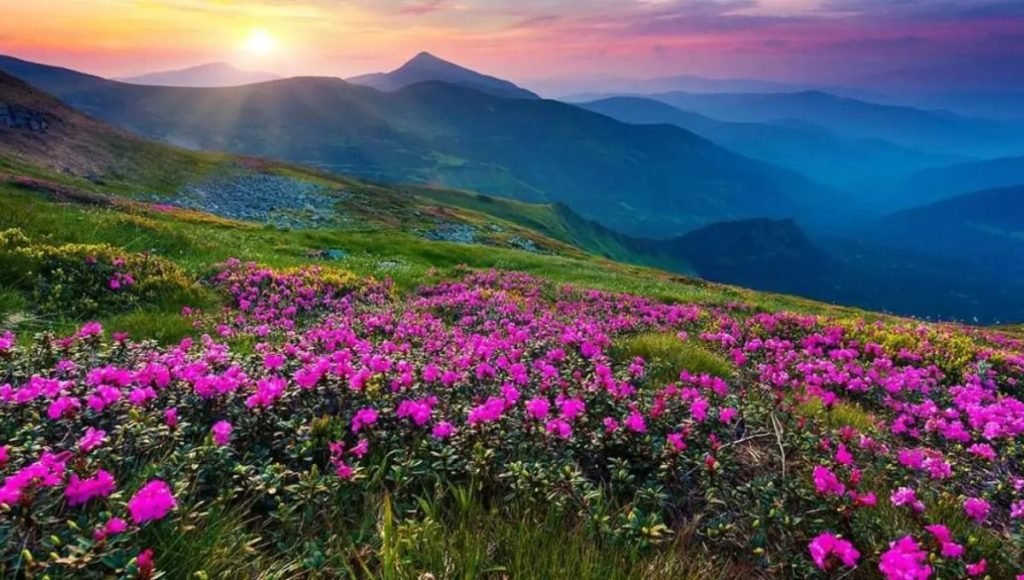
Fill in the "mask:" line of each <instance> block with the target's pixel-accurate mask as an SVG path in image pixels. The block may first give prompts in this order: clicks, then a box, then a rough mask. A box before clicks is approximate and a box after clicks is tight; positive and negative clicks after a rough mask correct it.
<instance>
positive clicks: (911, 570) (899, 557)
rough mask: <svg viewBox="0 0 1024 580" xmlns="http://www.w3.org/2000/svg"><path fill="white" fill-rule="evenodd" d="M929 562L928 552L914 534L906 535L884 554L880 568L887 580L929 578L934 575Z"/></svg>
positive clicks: (920, 579)
mask: <svg viewBox="0 0 1024 580" xmlns="http://www.w3.org/2000/svg"><path fill="white" fill-rule="evenodd" d="M927 562H928V552H925V551H924V550H922V549H921V546H920V545H918V543H917V542H916V541H914V538H913V537H912V536H904V537H902V538H900V539H899V540H897V541H895V542H893V543H892V544H890V546H889V549H888V550H887V551H886V552H884V553H883V554H882V558H881V560H880V561H879V563H878V570H879V571H880V572H881V573H882V575H883V576H885V578H886V580H927V579H928V578H931V575H932V568H931V566H929V565H928V564H927Z"/></svg>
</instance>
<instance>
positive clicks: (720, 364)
mask: <svg viewBox="0 0 1024 580" xmlns="http://www.w3.org/2000/svg"><path fill="white" fill-rule="evenodd" d="M615 357H616V359H618V360H619V361H622V362H627V363H628V362H629V361H630V360H632V359H633V358H635V357H641V358H643V359H644V361H645V362H646V370H645V377H646V378H647V379H648V380H649V381H652V384H653V385H654V386H656V387H660V386H663V385H665V384H667V383H671V382H675V381H676V380H678V379H679V373H680V372H682V371H688V372H689V373H690V374H697V375H699V374H709V375H711V376H715V377H721V378H729V377H731V376H732V375H733V374H734V373H735V368H734V367H733V365H732V363H730V362H729V361H728V360H726V359H725V358H723V357H722V356H720V355H718V354H715V353H713V352H711V351H710V350H708V349H706V348H704V347H703V346H701V345H699V344H696V343H693V342H690V341H688V340H682V339H681V338H679V337H678V336H676V335H675V334H674V333H670V332H669V333H646V334H640V335H637V336H632V337H629V338H627V339H625V340H623V341H622V342H621V343H619V344H617V345H616V349H615Z"/></svg>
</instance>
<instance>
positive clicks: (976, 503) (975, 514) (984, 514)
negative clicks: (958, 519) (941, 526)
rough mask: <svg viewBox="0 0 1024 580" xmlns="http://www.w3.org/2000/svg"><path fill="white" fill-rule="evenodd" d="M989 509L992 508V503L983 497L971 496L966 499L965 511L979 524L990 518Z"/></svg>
mask: <svg viewBox="0 0 1024 580" xmlns="http://www.w3.org/2000/svg"><path fill="white" fill-rule="evenodd" d="M989 510H991V505H989V503H988V502H987V501H985V500H983V499H981V498H978V497H970V498H967V500H966V501H964V513H966V514H967V517H969V518H971V519H972V520H974V521H975V522H977V523H979V524H980V523H982V522H984V521H985V520H986V519H988V513H989Z"/></svg>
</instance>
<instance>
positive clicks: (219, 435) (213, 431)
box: [210, 421, 234, 447]
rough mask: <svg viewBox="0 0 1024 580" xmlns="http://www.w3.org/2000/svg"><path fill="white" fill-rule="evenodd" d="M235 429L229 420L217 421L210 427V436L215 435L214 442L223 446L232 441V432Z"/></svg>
mask: <svg viewBox="0 0 1024 580" xmlns="http://www.w3.org/2000/svg"><path fill="white" fill-rule="evenodd" d="M233 430H234V427H232V425H231V423H229V422H227V421H217V422H216V423H214V424H213V427H211V428H210V436H211V437H213V442H214V443H216V444H217V445H219V446H221V447H223V446H225V445H227V444H228V443H230V442H231V432H232V431H233Z"/></svg>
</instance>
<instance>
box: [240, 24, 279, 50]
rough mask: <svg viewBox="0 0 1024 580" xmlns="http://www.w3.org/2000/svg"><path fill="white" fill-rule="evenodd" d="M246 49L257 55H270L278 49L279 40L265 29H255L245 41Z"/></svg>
mask: <svg viewBox="0 0 1024 580" xmlns="http://www.w3.org/2000/svg"><path fill="white" fill-rule="evenodd" d="M245 48H246V50H248V51H249V52H253V53H256V54H270V53H272V52H274V49H275V48H277V40H276V39H275V38H274V37H273V36H271V34H270V33H269V32H267V29H265V28H253V29H252V30H250V31H249V36H248V38H246V40H245Z"/></svg>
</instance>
